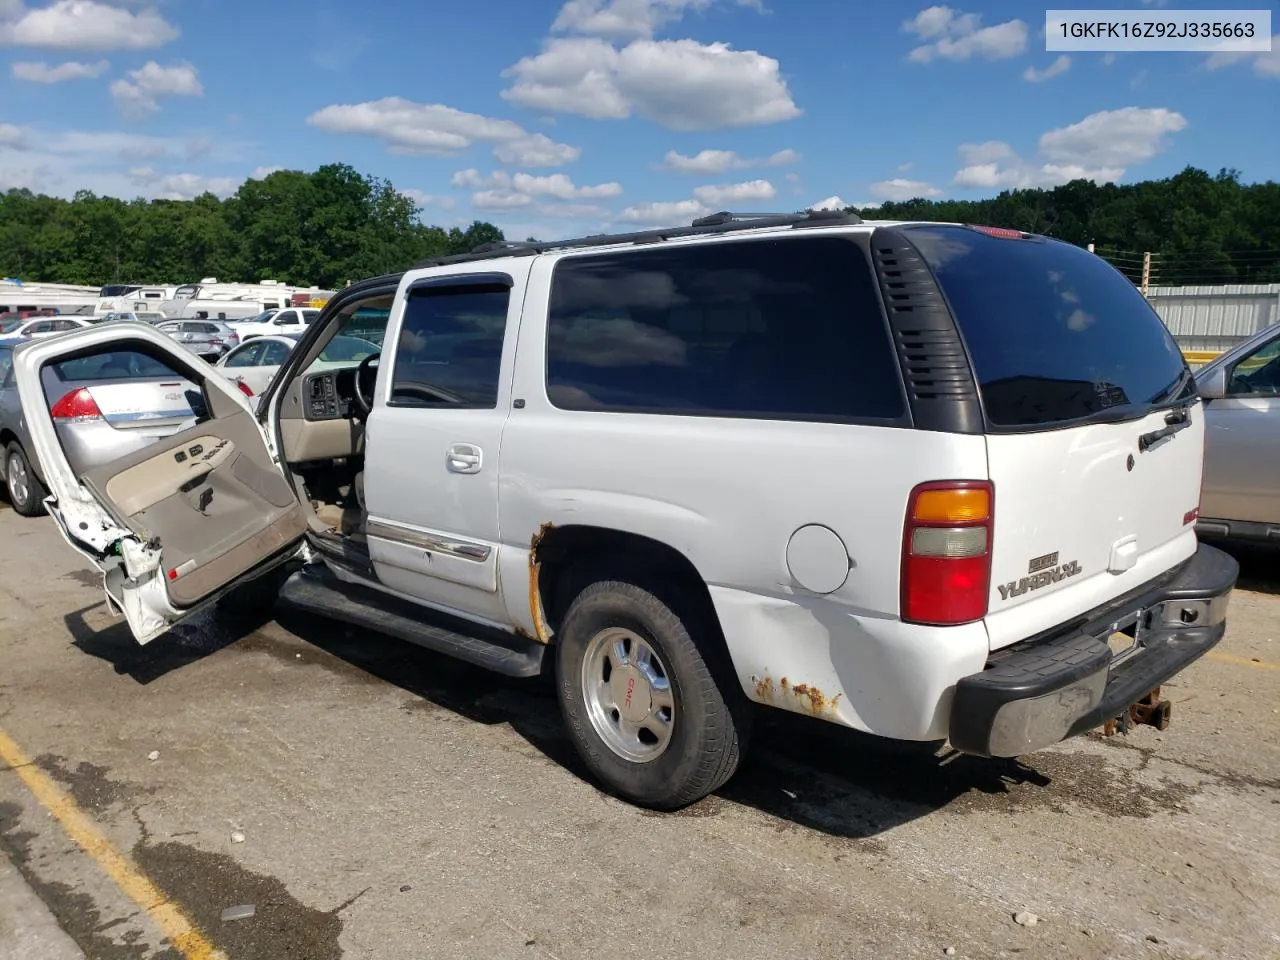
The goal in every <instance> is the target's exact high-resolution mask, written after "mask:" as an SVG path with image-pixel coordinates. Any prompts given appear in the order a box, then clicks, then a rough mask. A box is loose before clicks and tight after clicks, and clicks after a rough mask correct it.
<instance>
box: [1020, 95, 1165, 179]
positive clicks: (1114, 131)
mask: <svg viewBox="0 0 1280 960" xmlns="http://www.w3.org/2000/svg"><path fill="white" fill-rule="evenodd" d="M1186 125H1187V119H1186V117H1184V116H1183V115H1182V114H1180V113H1177V112H1175V111H1173V110H1166V109H1164V108H1163V107H1157V108H1145V107H1123V108H1121V109H1119V110H1102V111H1099V112H1098V113H1093V114H1090V115H1089V116H1087V117H1085V118H1084V119H1083V120H1081V121H1080V122H1079V123H1073V124H1071V125H1070V126H1069V127H1063V128H1062V129H1060V130H1050V131H1049V132H1048V133H1046V134H1044V135H1043V136H1041V137H1040V152H1041V153H1042V154H1044V155H1045V157H1046V158H1048V159H1049V160H1052V161H1055V162H1057V163H1074V164H1082V165H1085V166H1089V165H1097V166H1117V167H1124V166H1130V165H1132V164H1135V163H1142V162H1143V161H1144V160H1150V159H1151V158H1152V157H1154V156H1155V155H1156V154H1157V153H1159V152H1160V151H1161V150H1163V149H1164V148H1165V146H1166V145H1167V141H1166V139H1165V138H1166V137H1167V136H1168V135H1169V134H1172V133H1178V132H1179V131H1180V130H1182V129H1183V128H1185V127H1186Z"/></svg>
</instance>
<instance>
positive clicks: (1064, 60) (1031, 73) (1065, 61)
mask: <svg viewBox="0 0 1280 960" xmlns="http://www.w3.org/2000/svg"><path fill="white" fill-rule="evenodd" d="M1070 69H1071V58H1070V57H1068V56H1067V55H1066V54H1065V53H1064V54H1061V55H1060V56H1058V57H1057V59H1055V60H1054V61H1053V63H1051V64H1049V65H1048V66H1047V67H1045V68H1044V69H1043V70H1037V69H1036V68H1035V67H1027V69H1025V70H1023V71H1022V79H1023V80H1026V81H1027V82H1028V83H1044V81H1046V80H1052V79H1053V78H1054V77H1060V76H1062V75H1063V74H1064V73H1066V72H1067V71H1068V70H1070Z"/></svg>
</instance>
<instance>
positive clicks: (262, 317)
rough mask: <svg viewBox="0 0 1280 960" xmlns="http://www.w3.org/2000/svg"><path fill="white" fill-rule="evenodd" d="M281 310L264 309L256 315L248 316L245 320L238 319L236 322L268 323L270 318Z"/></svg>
mask: <svg viewBox="0 0 1280 960" xmlns="http://www.w3.org/2000/svg"><path fill="white" fill-rule="evenodd" d="M279 312H280V311H279V310H263V311H262V312H261V313H260V314H258V315H257V316H256V317H248V318H246V319H244V320H237V321H236V322H237V323H266V322H267V321H268V320H270V319H271V318H272V317H274V316H275V315H276V314H277V313H279Z"/></svg>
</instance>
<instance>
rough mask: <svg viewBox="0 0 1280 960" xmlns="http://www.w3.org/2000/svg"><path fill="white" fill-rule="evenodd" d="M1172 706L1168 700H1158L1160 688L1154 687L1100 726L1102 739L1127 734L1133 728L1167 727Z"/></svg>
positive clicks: (1160, 728) (1159, 728)
mask: <svg viewBox="0 0 1280 960" xmlns="http://www.w3.org/2000/svg"><path fill="white" fill-rule="evenodd" d="M1172 711H1173V705H1172V704H1171V703H1169V701H1168V700H1161V699H1160V688H1159V687H1156V688H1155V689H1154V690H1152V691H1151V692H1150V693H1148V694H1147V695H1146V696H1145V697H1143V698H1142V699H1141V700H1139V701H1138V702H1137V703H1135V704H1133V705H1131V706H1130V707H1129V709H1128V710H1126V711H1125V712H1124V713H1122V714H1120V716H1118V717H1115V718H1114V719H1111V720H1108V721H1107V722H1106V723H1104V724H1103V725H1102V735H1103V736H1104V737H1111V736H1115V734H1116V733H1126V734H1127V733H1128V732H1129V729H1130V728H1131V727H1134V726H1141V725H1142V724H1147V725H1149V726H1152V727H1155V728H1156V729H1157V730H1164V729H1165V728H1166V727H1168V726H1169V719H1170V717H1171V715H1172Z"/></svg>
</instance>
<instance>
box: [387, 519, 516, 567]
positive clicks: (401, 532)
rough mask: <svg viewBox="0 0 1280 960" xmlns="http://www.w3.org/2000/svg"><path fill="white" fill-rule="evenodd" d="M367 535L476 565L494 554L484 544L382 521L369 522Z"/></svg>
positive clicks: (491, 549)
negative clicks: (469, 561) (468, 561)
mask: <svg viewBox="0 0 1280 960" xmlns="http://www.w3.org/2000/svg"><path fill="white" fill-rule="evenodd" d="M365 535H366V536H370V537H377V538H378V539H379V540H389V541H391V542H392V543H400V544H404V545H405V546H406V547H416V548H417V549H419V550H426V551H427V552H428V553H443V554H445V555H447V556H450V557H457V558H458V559H459V560H471V561H473V562H475V563H483V562H484V561H486V560H488V559H489V554H490V553H492V552H493V548H492V547H488V546H486V545H485V544H483V543H473V542H472V541H470V540H454V539H453V538H452V537H441V536H438V535H436V534H432V533H423V532H422V531H420V530H410V529H408V528H407V527H401V526H396V525H394V524H390V523H383V522H382V521H381V520H369V521H368V522H367V523H366V524H365Z"/></svg>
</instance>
